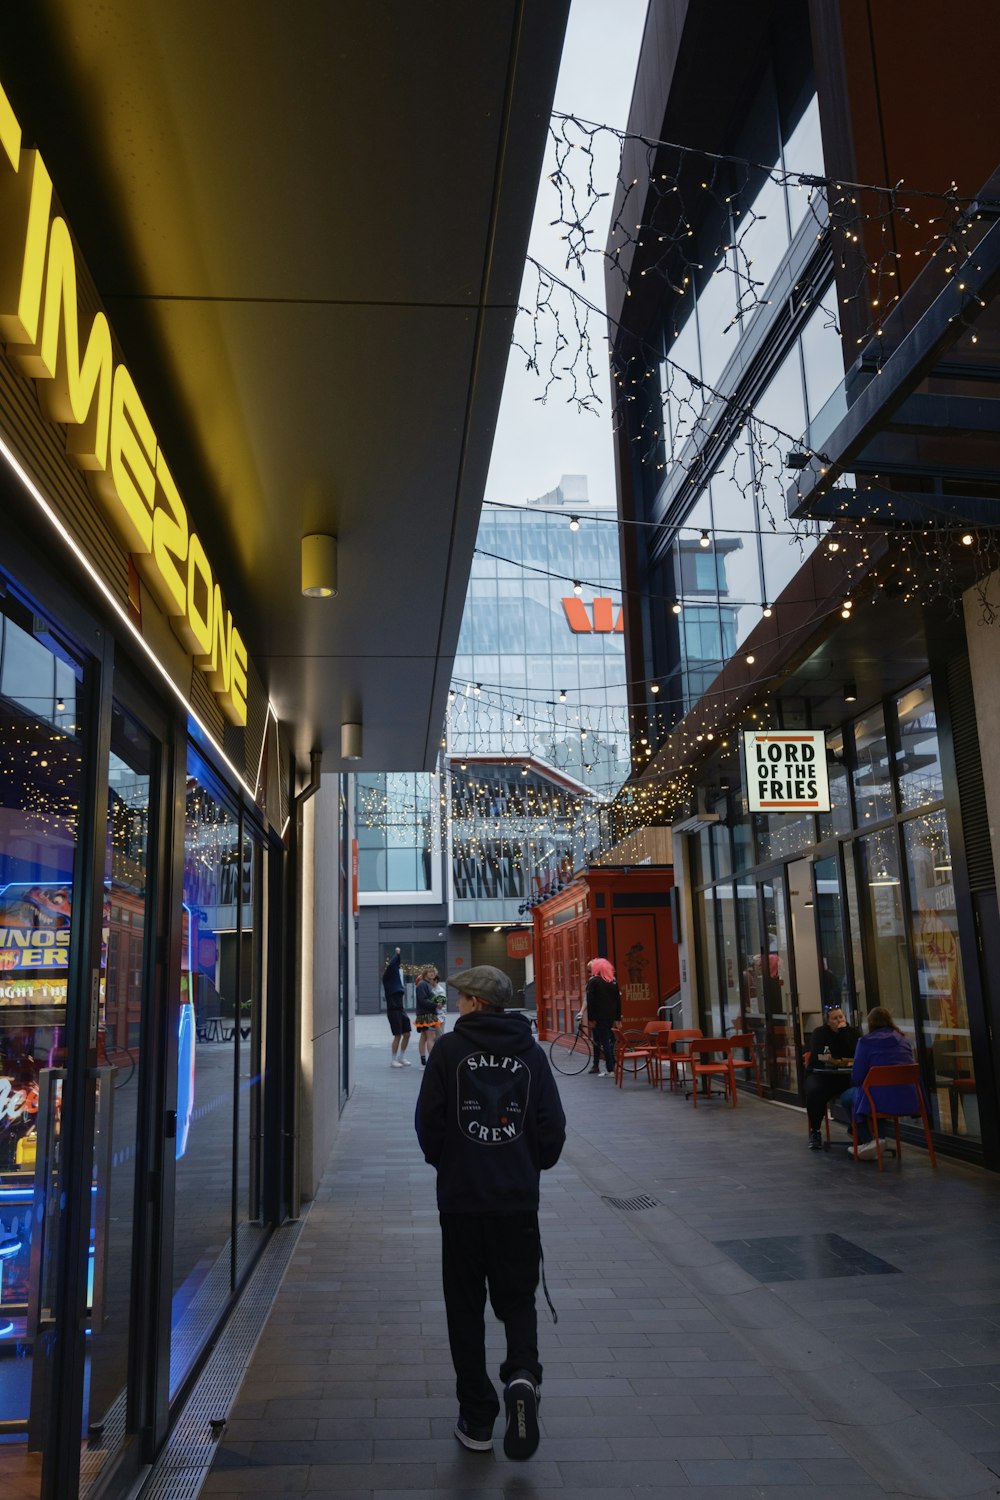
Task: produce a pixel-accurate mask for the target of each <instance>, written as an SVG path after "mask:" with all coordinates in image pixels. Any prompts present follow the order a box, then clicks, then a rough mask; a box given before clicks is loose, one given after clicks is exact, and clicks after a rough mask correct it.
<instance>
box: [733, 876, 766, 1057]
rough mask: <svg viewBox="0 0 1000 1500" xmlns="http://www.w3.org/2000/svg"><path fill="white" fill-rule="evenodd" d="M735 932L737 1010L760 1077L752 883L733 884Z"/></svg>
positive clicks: (760, 980) (761, 1011)
mask: <svg viewBox="0 0 1000 1500" xmlns="http://www.w3.org/2000/svg"><path fill="white" fill-rule="evenodd" d="M736 930H737V935H738V938H739V957H740V1008H741V1011H742V1014H743V1026H744V1028H745V1030H747V1031H749V1032H750V1033H751V1034H752V1035H753V1039H754V1051H755V1053H756V1054H757V1066H758V1068H759V1069H760V1070H761V1077H763V1076H764V1068H765V1063H766V1054H767V1046H766V1035H767V1030H766V1022H765V1019H764V1016H765V1004H764V970H763V965H762V963H761V951H760V919H759V917H758V913H757V886H756V885H755V884H754V882H753V881H738V882H737V885H736Z"/></svg>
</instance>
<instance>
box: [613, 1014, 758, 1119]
mask: <svg viewBox="0 0 1000 1500" xmlns="http://www.w3.org/2000/svg"><path fill="white" fill-rule="evenodd" d="M614 1036H615V1083H616V1084H617V1085H618V1087H619V1088H622V1087H623V1086H624V1083H625V1078H626V1075H628V1076H629V1077H630V1078H631V1079H632V1080H633V1081H634V1080H636V1079H637V1078H638V1077H639V1074H640V1073H642V1074H643V1075H644V1077H645V1079H646V1082H647V1083H649V1084H651V1085H652V1086H654V1087H657V1088H660V1089H662V1088H663V1083H664V1078H666V1080H667V1086H668V1088H669V1090H670V1092H671V1093H674V1092H677V1091H679V1090H683V1091H684V1092H685V1096H686V1097H689V1098H690V1099H691V1100H692V1102H693V1104H694V1107H695V1108H697V1107H698V1096H699V1093H700V1094H701V1096H702V1098H703V1099H705V1098H710V1097H711V1095H712V1085H713V1082H714V1081H716V1080H717V1081H718V1082H719V1083H720V1084H721V1085H722V1094H723V1098H724V1099H727V1100H728V1101H729V1103H730V1104H731V1105H732V1107H733V1108H734V1109H735V1108H736V1105H737V1102H738V1101H737V1089H736V1076H737V1073H740V1072H752V1073H753V1076H754V1080H755V1082H756V1085H757V1094H758V1096H759V1097H763V1089H762V1087H761V1079H760V1069H759V1067H758V1064H757V1057H756V1054H755V1051H754V1045H753V1037H752V1036H751V1035H750V1033H749V1032H745V1033H742V1034H738V1035H734V1036H714V1037H706V1036H705V1035H704V1034H703V1033H702V1032H701V1031H700V1030H699V1029H698V1028H697V1027H674V1026H673V1025H672V1023H671V1022H670V1021H648V1022H647V1023H646V1025H645V1026H644V1027H642V1029H641V1030H636V1029H630V1028H627V1027H625V1026H623V1025H622V1023H621V1022H618V1023H617V1024H616V1025H615V1027H614Z"/></svg>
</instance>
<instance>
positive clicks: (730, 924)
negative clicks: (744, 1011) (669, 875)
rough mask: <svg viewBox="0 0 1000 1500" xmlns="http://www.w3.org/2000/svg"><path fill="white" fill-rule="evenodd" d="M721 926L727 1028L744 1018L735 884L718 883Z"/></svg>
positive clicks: (724, 1020) (722, 974)
mask: <svg viewBox="0 0 1000 1500" xmlns="http://www.w3.org/2000/svg"><path fill="white" fill-rule="evenodd" d="M716 910H717V912H718V917H717V921H718V928H719V942H720V945H721V946H720V949H719V968H720V984H721V989H722V996H723V1009H722V1022H723V1025H724V1026H725V1028H726V1029H727V1030H731V1029H732V1028H733V1027H738V1026H739V1025H740V1024H741V1022H740V982H739V975H740V953H739V940H738V937H737V931H736V902H735V899H734V891H733V887H732V885H729V884H726V885H720V886H717V887H716Z"/></svg>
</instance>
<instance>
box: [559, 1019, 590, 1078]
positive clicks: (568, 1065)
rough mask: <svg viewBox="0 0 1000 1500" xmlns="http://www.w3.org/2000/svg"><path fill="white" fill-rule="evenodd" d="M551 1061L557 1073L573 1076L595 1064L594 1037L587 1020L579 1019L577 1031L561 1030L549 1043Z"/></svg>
mask: <svg viewBox="0 0 1000 1500" xmlns="http://www.w3.org/2000/svg"><path fill="white" fill-rule="evenodd" d="M549 1061H550V1062H551V1064H552V1066H553V1067H554V1068H555V1070H556V1072H557V1073H565V1074H566V1075H567V1076H569V1077H572V1075H573V1074H574V1073H582V1072H583V1070H584V1068H589V1067H592V1066H593V1061H594V1038H593V1036H592V1035H591V1031H590V1026H589V1025H588V1023H587V1022H586V1021H578V1022H577V1027H576V1030H575V1031H560V1033H559V1035H558V1036H557V1037H555V1038H553V1040H552V1042H551V1043H550V1045H549Z"/></svg>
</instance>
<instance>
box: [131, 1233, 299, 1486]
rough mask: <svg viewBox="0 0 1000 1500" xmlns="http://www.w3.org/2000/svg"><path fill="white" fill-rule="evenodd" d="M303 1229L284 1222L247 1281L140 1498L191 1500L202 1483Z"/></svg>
mask: <svg viewBox="0 0 1000 1500" xmlns="http://www.w3.org/2000/svg"><path fill="white" fill-rule="evenodd" d="M301 1227H302V1223H301V1221H299V1222H298V1223H295V1224H284V1225H282V1226H281V1228H280V1229H276V1230H275V1231H274V1233H273V1234H272V1235H271V1238H270V1239H269V1240H268V1243H267V1245H266V1246H265V1248H264V1251H263V1254H262V1255H261V1258H260V1261H259V1262H258V1264H257V1267H256V1269H255V1271H254V1273H253V1275H252V1276H251V1278H250V1282H249V1285H248V1286H247V1288H246V1290H245V1291H244V1293H243V1296H242V1297H241V1298H240V1300H239V1303H238V1304H237V1306H236V1308H235V1309H234V1311H233V1313H232V1314H231V1316H230V1318H229V1321H228V1323H227V1324H226V1325H225V1327H224V1329H223V1331H222V1335H221V1337H220V1338H219V1342H218V1343H217V1344H216V1346H215V1348H214V1349H213V1351H212V1353H211V1355H210V1356H209V1359H208V1362H207V1364H206V1365H205V1368H204V1370H203V1371H202V1372H201V1375H200V1376H199V1377H198V1380H197V1382H196V1384H195V1386H194V1389H193V1390H192V1392H191V1395H190V1397H189V1398H188V1401H187V1404H186V1405H185V1407H184V1410H183V1412H182V1413H181V1415H180V1417H179V1419H178V1421H177V1424H176V1426H175V1427H174V1429H173V1431H172V1432H171V1434H170V1436H169V1438H168V1439H167V1443H166V1446H165V1447H164V1449H163V1451H162V1453H161V1454H160V1456H159V1458H158V1459H157V1461H156V1463H155V1464H154V1466H153V1468H152V1470H151V1472H150V1474H149V1475H148V1477H147V1479H146V1481H145V1484H144V1485H143V1487H142V1489H141V1491H140V1495H141V1500H193V1497H194V1496H196V1495H197V1494H198V1492H199V1490H200V1489H201V1487H202V1485H203V1484H204V1482H205V1479H206V1477H207V1475H208V1472H209V1469H210V1468H211V1466H212V1460H213V1459H214V1457H215V1451H216V1448H217V1447H218V1445H219V1441H220V1439H221V1437H222V1429H221V1428H217V1429H216V1430H214V1431H213V1427H212V1423H213V1420H215V1419H218V1418H221V1417H226V1416H228V1414H229V1409H230V1407H231V1406H232V1404H233V1401H234V1400H235V1398H236V1395H237V1392H238V1391H239V1388H240V1386H241V1384H242V1383H243V1377H244V1375H245V1374H246V1371H247V1369H248V1367H249V1364H250V1361H251V1359H252V1358H253V1353H254V1350H255V1349H256V1347H257V1344H258V1341H259V1339H260V1336H261V1334H262V1333H263V1331H264V1325H265V1323H266V1322H267V1315H268V1313H269V1312H270V1310H271V1307H272V1304H273V1303H274V1299H275V1297H276V1296H277V1293H278V1288H279V1287H280V1286H281V1282H282V1280H283V1278H284V1275H285V1271H286V1270H287V1268H288V1263H289V1261H290V1260H291V1258H292V1252H293V1251H294V1249H295V1246H296V1243H297V1241H298V1237H299V1231H300V1229H301Z"/></svg>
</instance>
